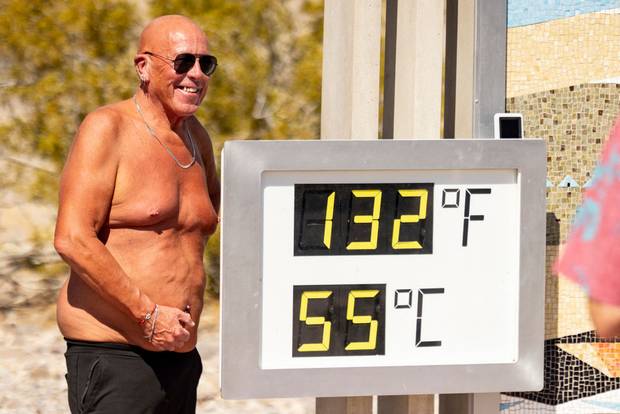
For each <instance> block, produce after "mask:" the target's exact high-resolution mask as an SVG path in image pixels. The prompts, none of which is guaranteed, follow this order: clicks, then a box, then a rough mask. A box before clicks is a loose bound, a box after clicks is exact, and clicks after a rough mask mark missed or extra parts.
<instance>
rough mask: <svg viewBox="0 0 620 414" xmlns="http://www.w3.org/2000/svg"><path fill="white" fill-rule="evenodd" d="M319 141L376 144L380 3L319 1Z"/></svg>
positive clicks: (375, 0)
mask: <svg viewBox="0 0 620 414" xmlns="http://www.w3.org/2000/svg"><path fill="white" fill-rule="evenodd" d="M324 7H325V17H324V29H323V30H324V32H323V84H322V91H321V139H377V138H378V131H379V83H380V64H381V0H355V1H342V0H325V6H324Z"/></svg>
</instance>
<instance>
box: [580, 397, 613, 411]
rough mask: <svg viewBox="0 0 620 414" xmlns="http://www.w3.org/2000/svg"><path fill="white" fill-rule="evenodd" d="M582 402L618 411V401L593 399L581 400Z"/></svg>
mask: <svg viewBox="0 0 620 414" xmlns="http://www.w3.org/2000/svg"><path fill="white" fill-rule="evenodd" d="M583 402H585V403H587V404H590V405H593V406H595V407H598V408H606V409H608V410H616V411H620V402H614V401H595V400H583Z"/></svg>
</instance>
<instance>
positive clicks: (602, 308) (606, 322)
mask: <svg viewBox="0 0 620 414" xmlns="http://www.w3.org/2000/svg"><path fill="white" fill-rule="evenodd" d="M590 315H591V316H592V322H593V323H594V327H595V328H596V333H597V334H598V335H599V336H601V337H606V338H611V337H614V336H620V307H618V306H614V305H609V304H606V303H602V302H597V301H594V300H590Z"/></svg>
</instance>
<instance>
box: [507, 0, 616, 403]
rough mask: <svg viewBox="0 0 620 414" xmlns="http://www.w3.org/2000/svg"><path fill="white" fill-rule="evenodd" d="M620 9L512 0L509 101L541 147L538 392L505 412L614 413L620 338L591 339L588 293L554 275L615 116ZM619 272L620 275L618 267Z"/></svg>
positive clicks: (572, 1) (602, 3)
mask: <svg viewBox="0 0 620 414" xmlns="http://www.w3.org/2000/svg"><path fill="white" fill-rule="evenodd" d="M618 8H620V1H618V0H581V1H578V0H536V1H534V0H509V1H508V12H509V17H508V24H509V29H508V50H507V56H508V62H507V97H508V98H507V102H506V107H507V110H508V111H509V112H520V113H522V114H523V117H524V133H525V135H526V137H539V138H543V139H545V140H546V141H547V168H548V180H547V187H548V188H547V246H546V253H547V272H546V293H545V296H546V320H545V339H546V341H545V388H544V389H543V390H541V391H539V392H531V393H517V394H503V395H502V402H501V410H502V412H503V413H567V414H573V413H575V414H577V413H579V414H581V413H584V414H585V413H588V414H592V413H618V412H620V341H619V339H620V338H617V339H616V340H603V339H601V338H598V337H596V335H595V334H594V332H593V327H592V322H591V320H590V318H589V314H588V303H587V297H586V295H585V293H584V292H583V291H582V289H581V288H580V287H579V286H576V285H574V284H573V283H571V282H569V281H568V280H566V279H564V278H561V277H560V278H558V277H557V276H556V275H554V274H553V272H552V266H553V263H554V262H555V260H556V259H557V257H558V254H559V252H560V250H561V245H562V243H563V242H564V241H565V240H566V238H567V235H568V232H569V230H570V224H571V221H572V219H573V217H574V214H575V211H576V209H577V208H578V207H579V205H580V203H581V200H582V191H583V189H584V186H587V184H588V180H589V179H590V177H591V175H592V171H593V170H594V168H595V166H596V163H597V159H598V155H599V153H600V152H601V149H602V147H603V145H604V144H605V141H606V139H607V136H608V133H609V131H610V129H611V127H612V125H613V123H614V122H615V119H616V118H617V117H618V115H619V114H620V9H618ZM619 272H620V269H619Z"/></svg>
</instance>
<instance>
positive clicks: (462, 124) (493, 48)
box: [444, 0, 507, 138]
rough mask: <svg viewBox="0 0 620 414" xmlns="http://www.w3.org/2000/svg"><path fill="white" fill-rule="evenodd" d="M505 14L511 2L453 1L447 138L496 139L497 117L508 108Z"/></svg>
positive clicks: (448, 51)
mask: <svg viewBox="0 0 620 414" xmlns="http://www.w3.org/2000/svg"><path fill="white" fill-rule="evenodd" d="M506 13H507V7H506V0H452V1H449V2H448V9H447V13H446V21H447V35H446V93H445V116H444V122H445V123H444V131H445V136H446V137H448V138H472V137H474V138H491V137H493V114H494V113H496V112H503V111H504V110H505V107H506V103H505V100H506V20H507V18H506V17H507V14H506Z"/></svg>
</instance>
